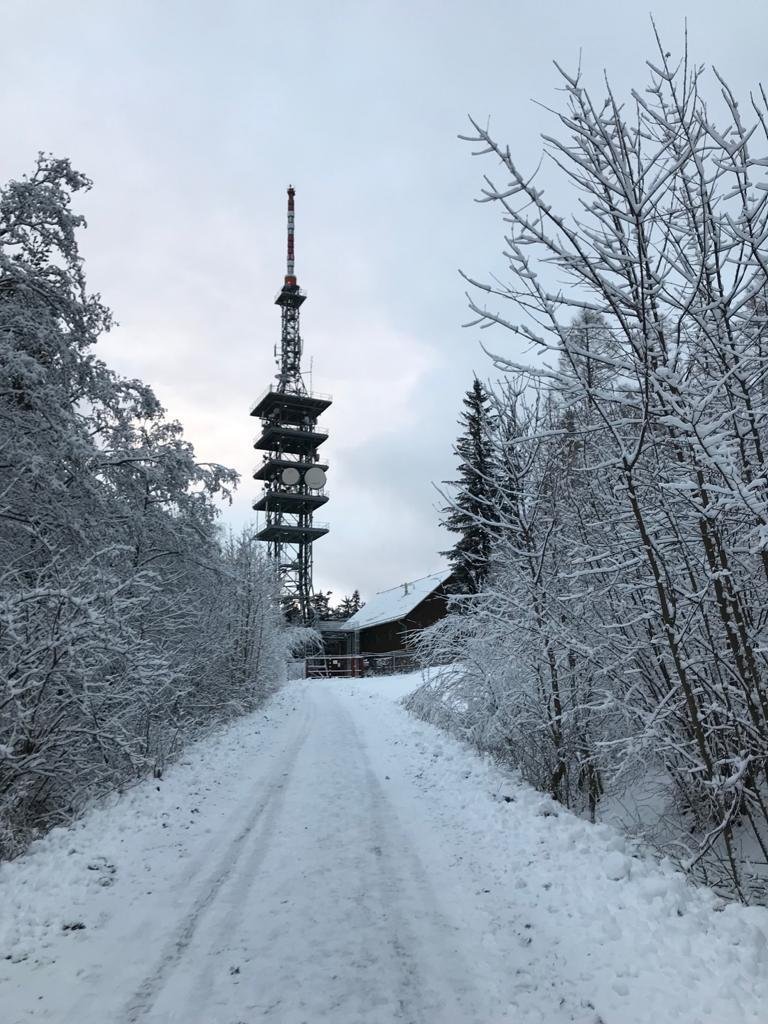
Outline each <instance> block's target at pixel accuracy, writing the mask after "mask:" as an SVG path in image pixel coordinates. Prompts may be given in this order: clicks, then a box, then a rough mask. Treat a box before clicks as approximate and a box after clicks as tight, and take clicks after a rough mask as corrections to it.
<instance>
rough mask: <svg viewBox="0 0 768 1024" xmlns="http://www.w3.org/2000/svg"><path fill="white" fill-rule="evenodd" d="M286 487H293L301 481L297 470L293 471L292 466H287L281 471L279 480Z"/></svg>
mask: <svg viewBox="0 0 768 1024" xmlns="http://www.w3.org/2000/svg"><path fill="white" fill-rule="evenodd" d="M280 479H281V480H282V481H283V483H284V484H285V486H286V487H295V486H296V484H297V483H298V482H299V480H301V473H300V472H299V471H298V469H294V468H293V466H288V467H287V468H286V469H284V470H283V473H282V476H281V478H280Z"/></svg>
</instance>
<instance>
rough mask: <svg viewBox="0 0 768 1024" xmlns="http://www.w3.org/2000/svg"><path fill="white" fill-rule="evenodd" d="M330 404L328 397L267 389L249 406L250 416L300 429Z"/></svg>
mask: <svg viewBox="0 0 768 1024" xmlns="http://www.w3.org/2000/svg"><path fill="white" fill-rule="evenodd" d="M332 404H333V400H332V399H331V397H330V395H309V394H305V395H295V394H292V393H291V392H289V391H276V390H274V388H269V390H268V391H265V392H264V394H263V395H262V396H261V398H259V399H258V401H256V402H254V404H253V405H252V406H251V416H259V417H261V419H266V420H272V419H274V418H278V419H279V420H280V422H281V423H286V424H293V425H294V426H297V427H300V426H302V425H303V424H304V423H305V421H306V420H311V421H314V420H316V419H317V417H318V416H319V415H320V413H323V412H325V410H326V409H327V408H328V407H329V406H331V405H332Z"/></svg>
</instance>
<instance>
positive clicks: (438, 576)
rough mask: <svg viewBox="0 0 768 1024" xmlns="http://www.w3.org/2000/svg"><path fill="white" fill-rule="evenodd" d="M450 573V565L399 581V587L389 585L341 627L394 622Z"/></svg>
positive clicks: (362, 627) (360, 626)
mask: <svg viewBox="0 0 768 1024" xmlns="http://www.w3.org/2000/svg"><path fill="white" fill-rule="evenodd" d="M450 575H451V570H450V569H443V570H442V571H441V572H434V573H432V574H431V575H430V576H422V577H421V579H419V580H413V581H411V582H409V583H401V584H400V586H399V587H392V589H391V590H382V591H380V592H379V593H378V594H376V596H375V597H372V598H371V599H370V601H368V603H367V604H366V605H365V606H364V607H363V608H361V609H360V611H359V612H355V614H354V615H353V616H352V618H351V619H347V621H346V623H345V624H344V628H345V629H350V630H352V629H367V628H368V627H369V626H380V625H381V624H382V623H384V622H397V620H398V619H402V618H405V616H406V615H408V614H409V613H410V612H412V611H413V609H414V608H416V606H417V605H420V604H421V602H422V601H423V600H424V598H425V597H429V595H430V594H431V593H432V591H433V590H436V589H437V588H438V587H439V586H440V584H441V583H445V581H446V580H447V579H448V577H449V576H450Z"/></svg>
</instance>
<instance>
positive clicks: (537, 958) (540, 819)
mask: <svg viewBox="0 0 768 1024" xmlns="http://www.w3.org/2000/svg"><path fill="white" fill-rule="evenodd" d="M414 683H415V681H414V680H413V679H411V680H407V679H389V680H376V681H363V682H360V683H354V684H353V683H350V682H342V681H338V680H337V681H333V680H331V681H327V682H322V683H318V682H313V683H297V684H293V685H291V686H290V687H289V688H288V689H287V690H285V691H283V692H282V693H281V694H279V695H278V697H277V698H276V699H274V700H273V701H272V702H271V704H270V705H269V706H268V707H267V708H266V709H265V711H262V712H259V713H257V714H255V715H253V716H251V717H249V718H248V719H245V720H243V721H241V722H238V723H236V724H235V725H233V726H232V727H230V728H229V729H228V730H226V731H225V732H223V733H220V734H219V735H218V736H217V737H211V738H209V739H207V740H205V741H204V742H202V743H200V744H198V745H197V746H196V747H195V748H193V749H192V750H190V751H189V752H188V755H187V757H186V758H185V759H184V760H183V761H182V762H181V763H180V764H178V765H176V766H174V768H173V769H172V770H171V771H169V773H168V776H167V778H166V779H165V780H164V781H163V782H161V783H155V782H154V781H152V780H150V781H147V782H146V783H143V784H142V785H141V786H139V787H137V788H136V789H135V790H133V791H132V792H130V793H128V794H126V795H124V796H123V797H121V798H119V799H115V800H113V801H112V802H111V803H110V806H108V807H104V808H102V809H99V810H97V811H94V812H93V813H91V814H90V815H89V816H88V817H87V818H86V819H85V820H84V821H82V822H80V823H78V825H76V826H75V827H74V828H72V829H59V830H56V831H55V832H54V833H52V834H51V835H50V836H48V837H47V838H46V839H44V840H42V841H41V842H39V843H38V844H36V846H35V848H34V849H33V850H32V851H31V852H30V854H29V855H27V856H26V857H24V858H22V859H20V860H19V861H16V862H14V863H13V864H10V865H5V866H3V867H2V868H1V869H0V900H2V903H0V956H1V957H5V958H6V959H0V1021H2V1024H22V1022H29V1021H55V1022H72V1024H113V1022H114V1024H129V1022H147V1024H171V1022H179V1024H181V1022H184V1024H252V1022H256V1021H262V1020H265V1021H273V1022H280V1024H300V1022H306V1024H319V1022H332V1024H363V1022H371V1024H388V1022H395V1021H397V1022H413V1024H417V1022H419V1024H465V1022H466V1024H474V1022H477V1024H497V1022H502V1021H510V1022H517V1024H561V1022H574V1021H576V1022H579V1024H598V1022H604V1024H640V1022H647V1024H651V1022H654V1024H656V1022H673V1021H674V1022H678V1021H679V1022H684V1024H694V1022H699V1024H704V1022H708V1024H740V1022H742V1021H743V1022H747V1021H748V1022H752V1024H766V1021H768V980H767V979H768V970H766V968H767V967H768V957H767V956H766V935H767V934H768V912H766V911H764V910H757V909H750V910H745V909H744V908H737V907H727V908H725V909H723V907H722V905H721V904H719V903H718V901H716V900H715V899H714V898H713V897H712V896H711V894H709V893H707V892H697V891H694V890H692V889H690V888H689V887H688V886H687V885H686V884H685V882H684V880H683V879H682V878H681V877H680V876H678V875H676V874H675V873H674V872H672V871H671V869H669V868H665V867H664V866H659V865H656V864H654V863H652V862H650V861H646V860H643V859H639V858H637V857H633V856H632V855H631V850H629V849H628V848H627V847H626V845H625V843H624V841H623V839H622V838H621V837H620V836H618V835H617V834H616V833H614V832H613V831H611V830H610V829H608V828H607V827H604V826H598V827H592V826H590V825H588V824H586V823H585V822H582V821H580V820H579V819H577V818H575V817H573V816H572V815H570V814H568V813H566V812H563V811H562V810H561V809H559V808H557V807H556V806H555V805H554V804H552V803H551V802H550V801H549V800H548V799H547V798H545V797H542V796H541V795H540V794H536V793H535V792H533V791H532V790H530V789H528V788H527V787H525V786H522V785H520V784H518V783H515V782H513V781H511V780H510V778H509V776H507V775H505V774H504V773H503V772H501V771H499V770H498V769H496V768H495V767H493V766H491V765H489V764H488V763H487V762H486V761H484V760H482V759H481V758H478V757H477V756H475V755H474V754H473V753H471V752H470V751H467V750H465V749H464V748H463V747H461V746H460V745H459V744H457V743H455V742H454V741H453V740H451V739H449V738H448V737H446V736H444V735H442V734H440V733H438V732H437V731H436V730H434V729H432V728H431V727H429V726H426V725H424V724H422V723H419V722H416V721H414V720H412V719H411V718H409V717H408V715H407V714H406V713H405V712H404V711H403V710H402V708H400V707H399V706H398V705H397V704H396V703H395V701H394V700H393V698H394V697H396V696H398V695H399V694H401V693H403V692H405V689H406V688H407V687H408V686H413V685H414Z"/></svg>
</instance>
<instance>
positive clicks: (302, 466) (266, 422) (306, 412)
mask: <svg viewBox="0 0 768 1024" xmlns="http://www.w3.org/2000/svg"><path fill="white" fill-rule="evenodd" d="M294 196H295V190H294V188H293V187H292V186H291V187H289V188H288V260H287V267H286V275H285V281H284V284H283V287H282V289H281V290H280V292H279V293H278V295H277V298H276V299H275V304H276V305H278V306H280V310H281V332H280V345H279V347H277V346H276V348H275V356H276V359H277V365H278V373H277V374H276V378H275V379H276V383H275V384H274V385H272V386H271V387H270V388H269V389H268V390H267V391H266V392H265V393H264V394H263V395H262V396H261V398H260V399H259V400H258V401H257V402H256V403H255V404H254V405H253V407H252V408H251V416H256V417H258V418H259V419H260V420H261V431H260V433H259V434H258V435H257V436H256V438H255V440H254V443H253V446H254V448H256V449H257V451H261V452H263V453H264V454H263V456H262V459H261V462H259V463H258V464H257V465H256V466H255V468H254V471H253V476H254V479H255V480H260V481H261V482H262V483H263V484H264V492H263V494H262V495H261V497H260V498H258V499H257V500H256V501H254V503H253V508H254V509H255V510H256V511H258V512H263V513H264V514H265V522H264V526H263V528H262V529H261V530H259V532H258V533H257V534H256V536H257V537H258V539H259V540H263V541H266V542H267V544H268V545H269V554H270V556H271V557H272V558H273V559H274V560H275V563H276V565H277V570H278V574H279V578H280V587H281V592H282V598H283V604H284V608H285V610H286V613H287V614H288V616H289V618H291V619H293V620H294V621H300V622H303V623H309V622H311V621H312V618H313V606H312V594H313V591H312V545H313V543H314V542H315V541H316V540H318V539H319V538H320V537H323V536H324V535H325V534H326V533H328V527H327V526H326V525H325V524H322V523H316V522H315V521H314V513H315V511H316V510H317V509H319V508H320V507H321V506H323V505H324V504H325V503H326V502H327V501H328V494H327V493H326V491H325V479H326V478H325V474H326V471H327V469H328V466H327V465H325V464H324V463H322V462H320V461H319V456H318V449H319V448H320V446H321V445H322V444H323V442H324V441H326V440H327V438H328V435H327V434H324V433H323V432H322V431H321V430H319V429H318V425H317V421H318V419H319V417H320V415H321V413H323V412H325V410H326V409H327V408H328V407H329V406H330V405H331V399H330V398H329V397H328V396H327V395H313V394H310V393H309V392H308V390H307V388H306V385H305V383H304V377H303V375H302V372H301V355H302V341H301V333H300V330H299V309H300V307H301V305H302V303H303V302H304V300H305V299H306V295H305V294H304V292H303V291H302V290H301V289H300V288H299V286H298V284H297V282H296V275H295V264H294Z"/></svg>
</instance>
